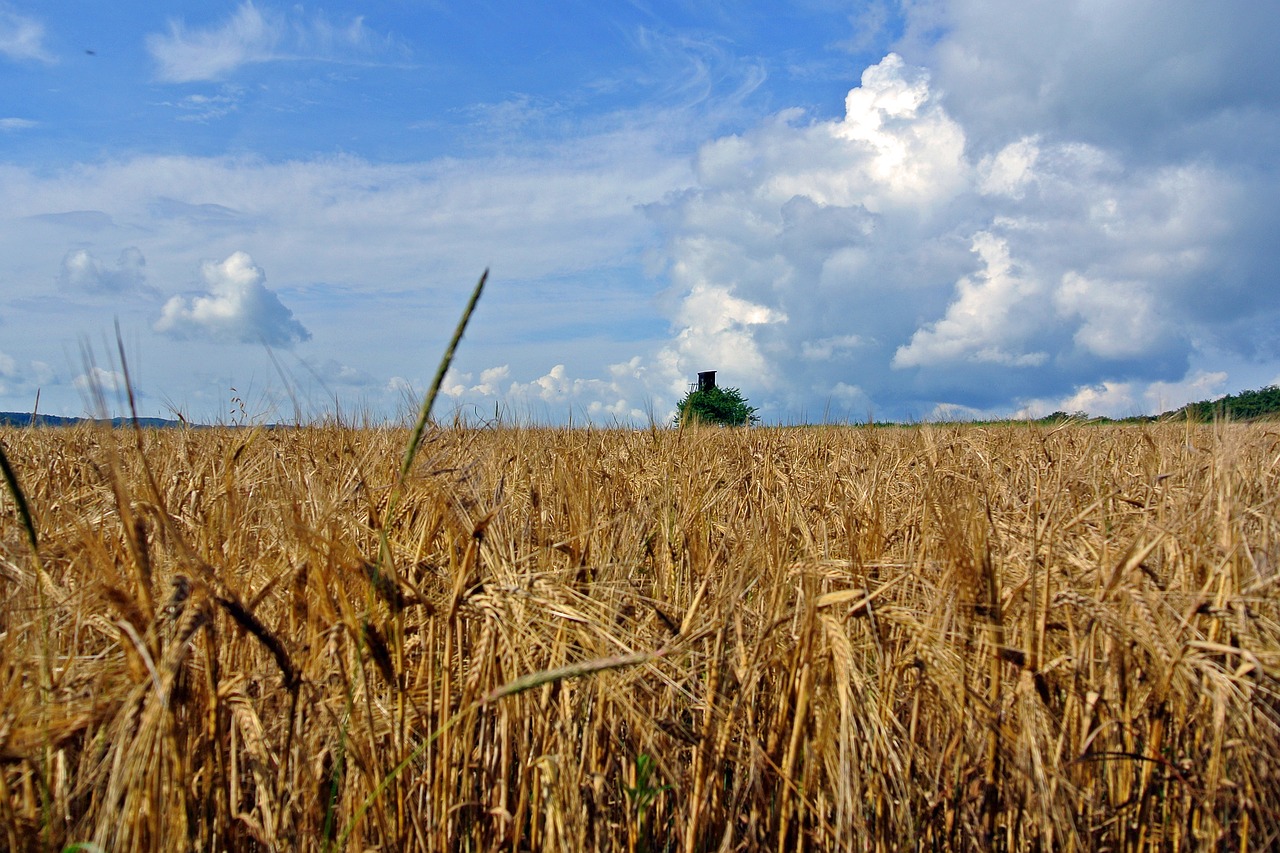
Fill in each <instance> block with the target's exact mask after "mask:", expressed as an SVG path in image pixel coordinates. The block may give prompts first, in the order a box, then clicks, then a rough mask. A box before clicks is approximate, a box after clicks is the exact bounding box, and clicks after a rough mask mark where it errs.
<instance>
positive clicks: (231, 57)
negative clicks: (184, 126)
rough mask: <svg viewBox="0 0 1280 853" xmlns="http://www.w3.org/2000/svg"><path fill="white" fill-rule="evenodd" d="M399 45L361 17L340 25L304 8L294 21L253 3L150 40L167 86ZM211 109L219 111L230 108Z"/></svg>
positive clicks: (174, 25) (174, 24) (179, 24)
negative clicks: (207, 24) (253, 67)
mask: <svg viewBox="0 0 1280 853" xmlns="http://www.w3.org/2000/svg"><path fill="white" fill-rule="evenodd" d="M395 47H396V46H395V44H394V42H392V40H390V39H389V38H386V37H380V36H377V35H376V34H374V33H373V32H371V31H370V30H369V29H368V27H366V26H365V24H364V19H363V18H361V17H356V18H353V19H352V20H351V21H349V22H348V23H346V24H342V25H338V24H333V23H332V22H330V21H329V20H328V19H327V18H325V17H323V16H322V15H313V16H311V17H306V18H304V17H301V7H296V8H295V9H294V10H293V12H292V17H290V16H286V15H283V14H277V13H274V12H271V11H269V10H268V11H264V10H263V9H260V8H258V7H257V6H256V5H254V3H253V2H252V0H246V2H244V3H241V4H240V6H239V7H238V8H237V9H236V10H235V12H234V13H232V15H231V17H229V18H228V19H227V20H225V21H224V22H222V23H221V24H218V25H214V26H210V27H205V28H189V27H188V26H187V25H186V23H185V22H183V21H181V20H177V19H175V20H172V21H170V22H169V31H168V32H167V33H163V34H162V33H152V34H151V35H148V36H147V50H148V51H149V52H150V54H151V57H152V59H153V60H154V61H155V63H156V76H157V77H158V78H159V79H160V80H162V81H164V82H167V83H189V82H194V81H211V80H221V79H225V78H226V77H227V76H229V75H230V74H232V73H234V72H235V71H236V70H237V69H238V68H241V67H242V66H245V65H251V64H255V63H262V62H271V61H275V60H282V59H308V60H313V61H317V60H318V61H348V60H351V59H356V58H367V57H369V56H370V55H374V54H377V53H382V52H386V51H389V50H392V49H395ZM193 106H199V105H193ZM208 106H209V107H210V108H212V109H213V110H215V111H216V110H218V109H223V108H225V107H227V106H229V104H227V103H225V102H223V101H215V103H213V104H211V105H208ZM205 113H206V114H207V110H205Z"/></svg>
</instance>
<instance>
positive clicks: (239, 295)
mask: <svg viewBox="0 0 1280 853" xmlns="http://www.w3.org/2000/svg"><path fill="white" fill-rule="evenodd" d="M200 272H201V275H202V276H203V278H204V280H205V283H206V284H207V285H208V287H209V291H208V292H207V293H203V294H200V295H197V296H174V297H173V298H171V299H170V300H169V301H168V302H166V303H165V305H164V308H163V309H162V311H161V314H160V319H159V320H157V321H156V323H155V330H156V331H157V332H161V333H162V334H165V335H168V336H169V337H172V338H176V339H178V340H187V339H200V338H204V339H210V340H215V341H222V342H238V343H265V344H269V345H271V346H284V347H290V346H293V345H294V344H295V343H297V342H299V341H306V340H310V338H311V333H310V332H309V331H307V329H306V328H305V327H304V326H303V325H302V324H301V323H299V322H298V321H297V320H296V319H294V316H293V312H292V311H290V310H289V309H288V308H286V307H285V306H284V304H283V303H282V302H281V301H280V297H278V296H277V295H276V294H275V293H273V292H272V291H270V290H268V289H267V287H266V286H265V285H264V284H263V282H264V281H266V275H265V274H264V273H263V271H262V270H261V269H259V268H258V267H256V266H254V264H253V258H251V257H249V255H248V254H246V253H245V252H236V253H234V254H232V255H231V256H230V257H229V258H227V259H226V260H225V261H223V262H222V263H214V262H213V261H206V262H205V263H204V265H203V266H202V268H201V271H200Z"/></svg>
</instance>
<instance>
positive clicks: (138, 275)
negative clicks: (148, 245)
mask: <svg viewBox="0 0 1280 853" xmlns="http://www.w3.org/2000/svg"><path fill="white" fill-rule="evenodd" d="M146 265H147V260H146V258H144V257H143V256H142V252H141V251H140V250H139V249H138V248H137V247H136V246H129V247H128V248H126V249H124V250H123V251H122V252H120V257H119V259H118V260H117V261H116V265H115V267H114V268H112V267H108V266H107V265H106V264H105V263H103V262H102V261H100V260H98V259H97V258H96V257H94V255H93V254H92V253H91V252H90V251H89V250H88V249H72V250H71V251H70V252H67V254H66V256H65V257H64V258H63V259H62V270H61V272H60V273H59V274H58V280H59V281H60V282H61V283H62V285H63V286H64V287H67V288H69V289H72V290H79V291H84V292H88V293H127V292H129V291H141V290H149V288H147V286H146V273H145V272H144V271H143V268H144V267H146Z"/></svg>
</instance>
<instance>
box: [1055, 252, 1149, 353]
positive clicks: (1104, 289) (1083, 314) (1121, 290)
mask: <svg viewBox="0 0 1280 853" xmlns="http://www.w3.org/2000/svg"><path fill="white" fill-rule="evenodd" d="M1054 304H1055V305H1056V306H1057V308H1058V310H1059V311H1060V312H1061V313H1062V315H1063V316H1064V317H1078V318H1080V319H1081V321H1082V322H1081V324H1080V326H1079V327H1078V328H1077V329H1076V333H1075V341H1076V343H1077V344H1079V345H1080V346H1081V347H1083V348H1084V349H1085V350H1088V351H1089V352H1091V353H1093V354H1095V355H1097V356H1100V357H1101V358H1110V359H1122V358H1132V357H1135V356H1141V355H1142V354H1143V353H1144V352H1146V351H1147V350H1148V349H1149V348H1150V347H1151V345H1152V344H1153V343H1155V342H1156V341H1158V340H1159V339H1160V337H1161V325H1162V324H1161V321H1160V319H1159V318H1158V316H1157V312H1156V310H1155V306H1154V305H1153V300H1152V298H1151V295H1150V294H1149V293H1148V292H1147V288H1146V286H1145V285H1144V284H1142V283H1140V282H1133V281H1106V280H1097V279H1088V278H1085V277H1084V276H1082V275H1080V274H1078V273H1076V272H1069V273H1067V274H1066V275H1065V276H1063V278H1062V285H1061V286H1060V287H1059V288H1058V290H1057V292H1055V293H1054Z"/></svg>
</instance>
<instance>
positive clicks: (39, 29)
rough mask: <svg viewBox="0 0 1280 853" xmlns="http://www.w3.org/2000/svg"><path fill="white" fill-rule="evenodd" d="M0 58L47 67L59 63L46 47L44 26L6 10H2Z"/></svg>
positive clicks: (32, 19) (0, 15)
mask: <svg viewBox="0 0 1280 853" xmlns="http://www.w3.org/2000/svg"><path fill="white" fill-rule="evenodd" d="M0 56H4V57H5V58H7V59H10V60H13V61H14V62H27V61H34V62H43V63H45V64H47V65H52V64H53V63H54V62H56V61H57V59H56V57H54V56H53V54H51V53H49V51H48V50H47V49H46V48H45V46H44V24H42V23H40V22H39V21H37V20H36V19H34V18H28V17H26V16H25V15H19V14H17V13H15V12H10V11H7V10H4V9H0Z"/></svg>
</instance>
